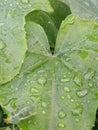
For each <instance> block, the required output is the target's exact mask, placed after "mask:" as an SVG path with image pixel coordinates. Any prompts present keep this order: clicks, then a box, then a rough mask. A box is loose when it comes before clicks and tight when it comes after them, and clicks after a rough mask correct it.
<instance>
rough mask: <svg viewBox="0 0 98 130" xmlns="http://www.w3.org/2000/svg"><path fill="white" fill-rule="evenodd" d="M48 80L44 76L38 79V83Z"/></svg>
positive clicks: (42, 83)
mask: <svg viewBox="0 0 98 130" xmlns="http://www.w3.org/2000/svg"><path fill="white" fill-rule="evenodd" d="M45 82H46V79H45V78H44V77H41V78H39V79H38V83H40V84H41V85H44V84H45Z"/></svg>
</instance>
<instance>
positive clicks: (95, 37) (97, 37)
mask: <svg viewBox="0 0 98 130" xmlns="http://www.w3.org/2000/svg"><path fill="white" fill-rule="evenodd" d="M88 38H89V39H90V40H92V41H98V24H97V23H95V26H94V28H93V30H92V32H91V34H90V35H88Z"/></svg>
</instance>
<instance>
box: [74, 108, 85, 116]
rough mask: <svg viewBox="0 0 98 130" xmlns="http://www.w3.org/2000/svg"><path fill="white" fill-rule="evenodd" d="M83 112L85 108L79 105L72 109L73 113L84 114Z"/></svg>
mask: <svg viewBox="0 0 98 130" xmlns="http://www.w3.org/2000/svg"><path fill="white" fill-rule="evenodd" d="M82 112H83V108H82V107H81V106H79V107H77V108H75V109H73V110H72V115H73V116H79V115H80V114H82Z"/></svg>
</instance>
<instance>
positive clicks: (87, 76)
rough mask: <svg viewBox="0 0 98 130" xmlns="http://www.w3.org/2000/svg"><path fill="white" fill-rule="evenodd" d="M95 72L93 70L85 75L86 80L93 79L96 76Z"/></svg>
mask: <svg viewBox="0 0 98 130" xmlns="http://www.w3.org/2000/svg"><path fill="white" fill-rule="evenodd" d="M94 74H95V73H94V71H92V70H91V69H89V70H88V72H87V73H86V74H85V75H84V78H85V79H92V78H93V76H94Z"/></svg>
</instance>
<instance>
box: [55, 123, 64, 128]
mask: <svg viewBox="0 0 98 130" xmlns="http://www.w3.org/2000/svg"><path fill="white" fill-rule="evenodd" d="M57 126H58V127H59V128H64V127H65V124H64V123H61V122H60V123H58V124H57Z"/></svg>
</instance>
